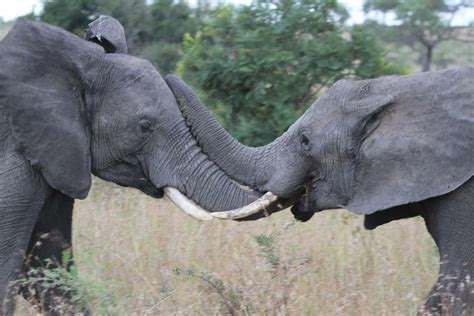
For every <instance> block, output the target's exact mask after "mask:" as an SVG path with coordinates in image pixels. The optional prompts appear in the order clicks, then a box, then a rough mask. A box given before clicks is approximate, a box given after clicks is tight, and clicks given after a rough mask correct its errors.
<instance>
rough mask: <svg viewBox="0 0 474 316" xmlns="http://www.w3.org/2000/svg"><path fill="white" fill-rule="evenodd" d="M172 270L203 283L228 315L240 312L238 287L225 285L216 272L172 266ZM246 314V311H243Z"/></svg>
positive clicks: (240, 301)
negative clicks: (216, 296) (217, 298)
mask: <svg viewBox="0 0 474 316" xmlns="http://www.w3.org/2000/svg"><path fill="white" fill-rule="evenodd" d="M173 272H174V273H175V274H176V275H184V276H186V277H187V278H189V279H197V280H199V281H201V282H203V284H204V285H205V288H206V290H207V291H208V292H211V293H215V294H217V295H218V297H219V300H220V302H221V304H222V307H223V309H224V310H225V311H226V312H227V313H228V314H229V315H239V314H241V312H242V293H241V291H239V290H238V289H235V288H232V287H231V286H229V285H227V284H226V283H225V282H224V281H223V280H222V279H220V278H219V277H218V276H217V275H216V274H213V273H209V272H207V271H201V272H196V270H195V269H193V268H188V269H185V270H183V269H181V268H179V267H174V268H173ZM245 314H247V313H245Z"/></svg>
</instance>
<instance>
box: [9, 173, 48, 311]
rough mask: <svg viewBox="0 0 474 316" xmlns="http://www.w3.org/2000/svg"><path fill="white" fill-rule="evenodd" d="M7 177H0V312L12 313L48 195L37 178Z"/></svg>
mask: <svg viewBox="0 0 474 316" xmlns="http://www.w3.org/2000/svg"><path fill="white" fill-rule="evenodd" d="M0 174H1V172H0ZM15 176H16V177H18V178H21V176H19V175H18V174H16V175H15ZM8 180H9V179H8V176H4V177H3V179H1V181H0V192H1V194H0V315H12V314H13V310H14V307H15V306H14V305H15V304H14V299H15V296H16V294H17V292H18V286H19V284H18V276H19V274H20V272H21V268H22V264H23V261H24V258H25V251H26V249H27V247H28V241H29V239H30V236H31V232H32V231H33V227H34V225H35V222H36V218H37V216H38V214H39V212H40V210H41V207H42V205H43V202H44V200H45V199H46V196H47V189H45V188H46V186H45V185H44V183H41V181H40V180H38V181H36V182H35V181H33V180H31V179H30V180H31V182H28V183H27V182H17V183H15V182H9V181H8ZM3 181H5V182H3Z"/></svg>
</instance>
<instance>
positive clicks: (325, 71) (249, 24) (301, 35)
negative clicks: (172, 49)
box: [179, 0, 396, 145]
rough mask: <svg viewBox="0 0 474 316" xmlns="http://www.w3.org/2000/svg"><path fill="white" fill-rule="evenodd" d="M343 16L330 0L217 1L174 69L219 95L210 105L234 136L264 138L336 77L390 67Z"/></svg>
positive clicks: (365, 34) (372, 41)
mask: <svg viewBox="0 0 474 316" xmlns="http://www.w3.org/2000/svg"><path fill="white" fill-rule="evenodd" d="M346 17H347V12H346V11H345V9H344V8H343V7H341V6H340V5H339V4H338V3H337V1H334V0H312V1H307V0H306V1H305V0H303V1H301V0H281V1H261V0H257V1H255V2H254V3H253V4H252V5H250V6H244V7H240V8H234V7H231V6H223V7H221V8H219V9H218V10H216V11H215V12H214V14H213V15H212V17H211V18H210V19H209V20H208V21H206V23H205V26H204V28H203V30H202V32H199V33H197V35H196V36H194V37H193V36H187V37H186V39H185V43H184V56H183V59H182V61H181V63H180V65H179V72H180V74H181V75H182V76H184V78H185V80H186V81H188V82H191V83H192V84H193V85H194V86H195V87H197V88H199V89H201V90H202V91H204V92H205V94H206V95H207V96H208V97H209V98H210V99H212V100H218V101H219V102H209V105H210V106H211V107H213V110H214V111H215V113H217V114H218V116H219V118H220V119H221V121H222V122H223V124H224V125H225V126H226V127H227V128H228V129H229V130H230V132H231V133H232V134H233V135H234V136H236V137H237V138H239V139H240V140H242V141H243V142H245V143H247V144H252V145H259V144H264V143H266V142H269V141H271V140H272V139H273V138H275V137H276V136H278V135H280V134H281V133H282V132H283V131H284V130H285V129H286V128H287V127H288V126H289V125H291V124H292V123H293V122H294V121H295V120H296V118H297V117H298V116H299V115H300V114H301V113H302V112H303V111H304V110H305V109H306V108H307V106H308V105H309V104H311V103H312V102H313V101H314V99H315V98H316V96H317V95H318V93H320V92H321V91H323V90H324V89H325V88H326V87H327V86H329V85H331V84H332V83H334V82H335V81H336V80H338V79H340V78H343V77H355V78H369V77H376V76H380V75H382V74H385V73H391V72H394V71H395V72H396V70H395V69H392V68H391V67H390V65H387V64H386V63H385V61H384V58H383V51H382V49H381V48H380V47H379V46H378V44H377V43H376V41H375V38H374V36H373V35H372V34H371V33H370V32H368V31H367V30H366V29H365V28H363V27H360V26H358V27H353V28H345V27H344V26H343V22H344V20H345V18H346Z"/></svg>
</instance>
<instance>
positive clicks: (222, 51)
mask: <svg viewBox="0 0 474 316" xmlns="http://www.w3.org/2000/svg"><path fill="white" fill-rule="evenodd" d="M423 1H424V2H423V3H424V5H423V6H414V4H416V3H418V1H409V0H406V1H402V0H377V1H369V0H367V1H366V6H365V9H366V10H367V12H369V13H370V12H372V13H374V14H375V13H376V12H378V13H377V14H375V15H373V16H375V17H377V16H380V14H381V15H382V17H383V16H385V15H389V14H390V13H389V12H392V14H393V13H396V14H398V13H397V12H401V13H400V15H396V22H397V23H395V25H394V24H392V23H389V20H388V19H384V18H376V19H375V18H374V19H373V20H372V21H366V22H365V23H364V24H362V25H355V26H350V25H348V24H347V23H346V21H347V18H348V17H349V13H348V12H347V10H346V9H345V8H344V7H343V6H342V5H341V4H340V3H338V2H337V1H336V0H298V1H297V0H273V1H261V0H255V1H254V2H253V3H252V4H251V5H249V6H241V7H234V6H231V5H229V4H222V5H210V3H209V2H207V1H205V0H200V1H198V2H197V4H196V5H194V6H190V5H189V4H188V3H187V2H186V1H182V0H181V1H173V0H155V1H145V0H130V1H128V0H119V1H113V0H55V1H47V2H45V5H44V11H43V12H42V13H41V14H40V15H39V16H34V15H33V14H32V15H30V16H29V17H30V18H32V19H38V20H43V21H47V22H49V23H52V24H56V25H59V26H61V27H64V28H66V29H68V30H70V31H72V32H75V33H76V34H78V35H80V36H82V34H83V29H84V28H85V26H86V25H87V24H88V23H89V22H90V21H91V20H93V19H95V18H96V17H98V16H99V15H100V14H108V15H112V16H114V17H116V18H118V19H119V20H120V21H121V22H122V24H123V25H124V27H125V29H126V32H127V36H128V41H129V47H130V50H131V53H133V54H135V55H139V56H142V57H145V58H148V59H150V60H152V61H153V62H154V63H155V65H156V66H157V68H158V69H159V70H160V72H161V73H162V74H166V73H170V72H177V73H179V74H180V75H181V76H183V77H184V78H185V80H186V81H187V82H189V83H190V84H192V85H193V87H194V88H195V89H196V90H197V91H198V92H199V94H200V96H201V98H202V99H203V100H205V102H206V103H207V105H208V106H209V107H210V108H211V109H212V110H213V111H214V113H215V114H216V115H217V116H218V118H219V119H220V120H221V122H222V123H223V124H224V125H225V126H226V128H228V129H229V130H230V131H231V133H233V134H234V135H235V136H236V137H238V138H239V139H240V140H242V141H243V142H245V143H248V144H262V143H265V142H267V141H269V140H271V139H273V138H274V137H276V136H278V135H279V134H280V133H281V132H282V131H283V130H284V129H286V128H287V127H288V126H289V125H290V124H291V123H292V122H293V121H294V120H295V119H296V118H297V117H298V116H299V115H300V114H301V113H302V112H303V111H304V110H305V109H306V108H307V106H309V105H310V104H311V103H312V102H313V101H314V100H315V99H316V98H317V97H318V95H320V94H321V93H322V92H323V91H324V90H325V88H326V87H327V86H329V85H331V84H332V83H333V82H334V81H335V80H337V79H340V78H343V77H350V78H368V77H376V76H380V75H384V74H391V73H402V74H403V73H409V72H416V71H420V70H422V67H423V65H426V59H425V56H426V46H424V44H423V43H421V42H419V41H418V40H416V38H415V37H413V34H414V32H415V31H414V30H415V29H416V30H418V31H417V32H420V30H421V32H422V34H423V35H433V34H435V33H433V32H434V31H433V30H436V31H440V32H441V27H442V30H443V32H444V33H443V34H449V36H447V35H446V36H444V35H443V38H442V40H440V41H439V43H438V42H437V43H436V45H434V46H433V48H432V51H431V53H432V58H431V61H430V67H431V68H432V69H440V68H445V67H450V66H456V65H469V64H470V65H472V64H474V44H473V43H471V41H472V40H473V38H474V37H473V36H472V35H471V34H472V26H471V27H469V25H468V24H466V25H465V26H464V27H459V26H458V27H453V26H451V25H449V23H447V22H449V21H447V20H445V18H446V11H443V10H446V9H449V7H448V4H447V3H445V2H444V1H441V0H423ZM463 3H464V4H466V5H470V2H469V1H464V2H463ZM449 5H452V3H451V2H449ZM451 9H453V8H452V7H451ZM410 10H411V11H410ZM402 13H403V14H405V15H402ZM415 13H416V14H415ZM407 16H410V17H417V18H419V19H418V20H413V19H411V20H410V19H406V17H407ZM413 21H415V22H413ZM408 22H410V23H411V22H413V23H412V24H410V23H408ZM415 26H416V28H415ZM10 27H11V23H3V22H2V21H0V38H1V37H3V36H4V35H5V34H6V32H7V31H8V29H9V28H10ZM453 47H455V48H456V49H453ZM74 245H75V249H74V256H75V261H76V263H77V267H78V270H77V271H72V272H71V273H68V272H65V271H60V270H55V271H52V272H51V273H50V274H49V275H48V277H49V280H50V281H51V280H53V281H56V282H59V283H60V284H62V285H63V286H64V287H66V288H74V289H76V290H77V293H78V294H77V295H76V297H75V299H76V301H77V302H78V303H80V304H85V305H87V306H90V307H91V308H92V310H94V311H95V312H96V313H98V314H113V315H117V314H118V315H130V314H137V315H147V314H149V315H154V314H231V315H237V314H294V315H299V314H317V315H334V314H338V315H406V314H412V315H413V314H415V312H416V309H417V308H418V307H419V305H420V304H421V303H422V302H423V300H424V297H425V296H426V294H427V292H428V290H429V288H430V286H431V284H432V283H433V282H434V280H435V277H436V274H437V262H438V254H437V252H436V248H435V247H434V244H433V243H432V241H431V239H430V238H429V236H428V234H427V232H426V230H425V228H424V223H423V221H422V220H421V219H420V218H415V219H410V220H403V221H398V222H395V223H390V224H387V225H384V226H383V227H380V228H378V229H376V230H375V231H370V232H369V231H365V230H364V229H363V228H362V218H361V217H356V216H354V215H352V214H351V213H348V212H346V211H343V210H339V211H327V212H323V213H320V214H318V216H315V217H314V218H313V219H312V220H311V221H310V222H308V223H305V224H302V223H294V222H293V220H292V218H291V214H289V212H285V213H279V214H276V215H274V216H272V217H271V218H269V219H265V220H259V221H257V222H252V223H236V222H215V221H214V222H211V223H201V222H197V221H195V220H192V219H189V218H187V217H186V216H185V215H182V214H181V213H179V212H178V211H177V210H176V209H175V208H174V206H172V205H171V204H170V203H169V202H168V201H166V200H153V199H151V198H148V197H145V196H144V195H143V194H141V193H139V192H137V191H135V190H132V189H123V188H119V187H117V186H115V185H113V184H110V183H105V182H102V181H100V180H97V179H96V180H95V183H94V188H93V191H92V193H91V195H90V197H89V198H88V199H87V200H86V201H78V202H77V204H76V210H75V218H74ZM65 260H68V257H67V256H66V257H65ZM19 303H20V306H19V309H18V311H17V314H18V315H34V314H35V313H36V312H35V310H34V309H33V308H31V306H29V305H28V304H25V303H24V302H23V301H22V300H21V299H19Z"/></svg>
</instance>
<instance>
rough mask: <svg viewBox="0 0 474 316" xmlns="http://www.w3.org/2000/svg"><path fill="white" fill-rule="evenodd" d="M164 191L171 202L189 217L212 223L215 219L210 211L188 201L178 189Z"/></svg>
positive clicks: (167, 188)
mask: <svg viewBox="0 0 474 316" xmlns="http://www.w3.org/2000/svg"><path fill="white" fill-rule="evenodd" d="M164 191H165V194H166V196H167V197H168V198H169V199H170V200H171V202H173V203H174V204H175V205H176V206H177V207H178V208H179V209H180V210H181V211H183V212H184V213H186V214H188V215H189V216H191V217H193V218H195V219H198V220H201V221H210V220H212V219H213V217H212V216H211V214H210V213H209V212H208V211H206V210H205V209H203V208H202V207H200V206H199V205H197V204H196V203H194V202H193V201H191V200H190V199H188V198H187V197H186V196H185V195H184V194H183V193H181V192H179V191H178V190H177V189H175V188H171V187H166V188H165V189H164Z"/></svg>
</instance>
